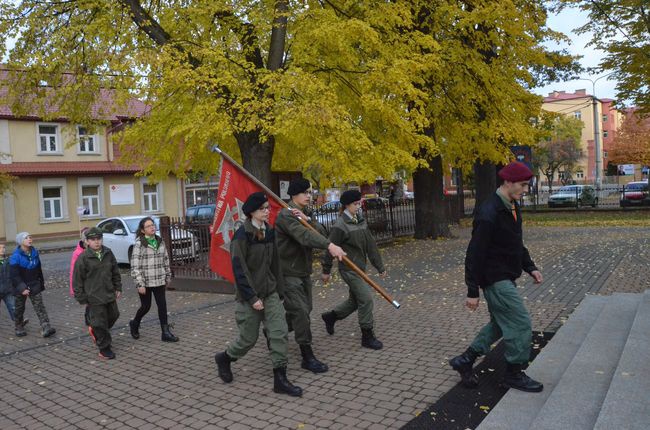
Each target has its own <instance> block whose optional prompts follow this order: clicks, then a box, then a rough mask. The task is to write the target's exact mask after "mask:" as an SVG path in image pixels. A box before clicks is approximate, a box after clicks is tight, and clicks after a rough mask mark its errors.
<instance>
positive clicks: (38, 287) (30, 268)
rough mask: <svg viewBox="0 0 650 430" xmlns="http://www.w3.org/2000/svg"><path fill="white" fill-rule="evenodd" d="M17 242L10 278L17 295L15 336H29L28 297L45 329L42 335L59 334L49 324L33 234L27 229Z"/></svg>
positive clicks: (12, 256) (11, 263) (43, 284)
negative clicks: (26, 326) (27, 326)
mask: <svg viewBox="0 0 650 430" xmlns="http://www.w3.org/2000/svg"><path fill="white" fill-rule="evenodd" d="M16 244H17V245H18V246H17V247H16V250H15V251H14V253H13V254H12V255H11V258H10V259H9V265H10V270H11V280H12V282H13V286H14V294H15V296H16V319H15V324H16V336H19V337H20V336H26V335H27V332H26V331H25V321H24V320H23V316H24V314H25V303H26V302H27V297H29V299H30V300H31V302H32V306H34V311H35V312H36V315H37V316H38V320H39V322H40V323H41V328H42V329H43V330H42V333H41V334H42V335H43V337H50V336H52V335H53V334H54V333H56V330H55V329H54V328H52V327H51V326H50V319H49V317H48V316H47V311H46V310H45V304H44V303H43V296H42V294H41V293H42V292H43V290H44V289H45V279H44V278H43V270H42V269H41V259H40V258H39V256H38V251H37V250H36V248H34V247H33V246H32V236H31V235H30V234H29V233H27V232H26V231H23V232H21V233H18V234H17V235H16Z"/></svg>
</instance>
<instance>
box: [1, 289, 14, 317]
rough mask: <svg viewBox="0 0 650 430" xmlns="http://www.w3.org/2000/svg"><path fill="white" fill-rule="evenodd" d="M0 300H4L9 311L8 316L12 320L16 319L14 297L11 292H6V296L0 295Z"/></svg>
mask: <svg viewBox="0 0 650 430" xmlns="http://www.w3.org/2000/svg"><path fill="white" fill-rule="evenodd" d="M0 300H3V301H4V302H5V306H7V311H8V312H9V317H10V318H11V320H12V321H15V320H16V298H15V297H14V296H13V294H7V295H6V296H3V297H0Z"/></svg>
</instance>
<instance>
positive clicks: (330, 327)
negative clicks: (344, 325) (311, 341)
mask: <svg viewBox="0 0 650 430" xmlns="http://www.w3.org/2000/svg"><path fill="white" fill-rule="evenodd" d="M320 316H321V318H323V321H325V330H327V334H334V323H335V322H336V320H337V319H338V318H336V312H334V311H329V312H325V313H324V314H321V315H320Z"/></svg>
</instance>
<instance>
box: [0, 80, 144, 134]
mask: <svg viewBox="0 0 650 430" xmlns="http://www.w3.org/2000/svg"><path fill="white" fill-rule="evenodd" d="M11 73H20V71H12V70H9V69H6V68H5V69H3V68H0V84H3V85H2V86H0V99H2V98H4V97H6V95H7V87H6V84H5V81H8V80H9V75H10V74H11ZM41 89H42V87H41ZM45 91H47V94H52V92H53V91H54V89H53V88H51V87H45ZM115 96H116V92H115V90H112V89H109V88H101V89H100V90H99V95H98V97H97V99H96V100H95V102H94V103H93V104H92V106H91V108H90V109H91V114H92V118H93V119H95V120H102V121H111V122H113V123H120V122H122V121H123V120H125V119H133V118H139V117H141V116H143V115H145V114H147V112H148V111H149V110H150V107H149V106H148V105H147V104H145V103H143V102H142V101H140V100H138V99H136V98H130V99H129V100H128V101H127V103H126V106H122V107H119V108H117V107H115ZM46 103H47V102H46ZM57 110H58V107H57V106H56V105H53V104H49V103H48V104H47V106H46V111H47V113H48V114H56V112H57ZM0 119H25V120H39V119H41V115H39V113H38V112H27V113H26V114H25V115H21V116H20V117H17V116H16V115H14V113H13V112H12V111H11V108H10V107H9V106H6V105H0ZM57 119H58V120H62V121H65V120H66V118H64V117H61V118H57Z"/></svg>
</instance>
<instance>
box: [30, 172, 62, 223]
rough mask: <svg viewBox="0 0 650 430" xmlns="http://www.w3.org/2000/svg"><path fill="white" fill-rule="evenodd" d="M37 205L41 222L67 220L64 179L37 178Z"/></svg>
mask: <svg viewBox="0 0 650 430" xmlns="http://www.w3.org/2000/svg"><path fill="white" fill-rule="evenodd" d="M37 184H38V205H39V212H40V213H39V214H40V222H41V223H45V224H47V223H50V222H61V221H66V222H67V221H69V219H68V197H67V190H66V180H65V179H62V178H56V179H55V178H48V179H39V180H38V181H37Z"/></svg>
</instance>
